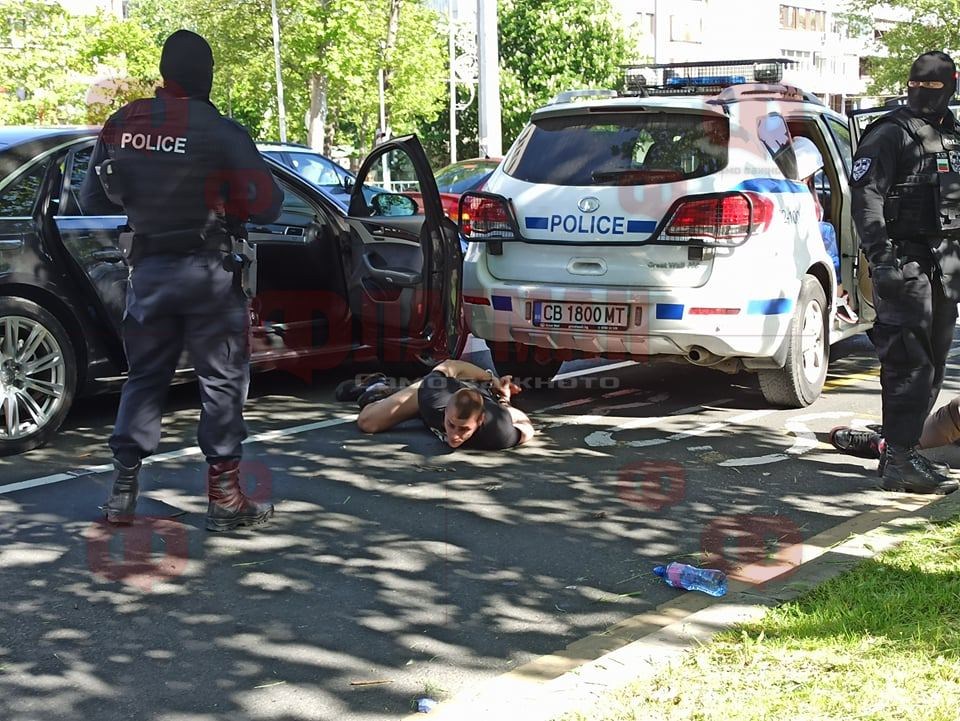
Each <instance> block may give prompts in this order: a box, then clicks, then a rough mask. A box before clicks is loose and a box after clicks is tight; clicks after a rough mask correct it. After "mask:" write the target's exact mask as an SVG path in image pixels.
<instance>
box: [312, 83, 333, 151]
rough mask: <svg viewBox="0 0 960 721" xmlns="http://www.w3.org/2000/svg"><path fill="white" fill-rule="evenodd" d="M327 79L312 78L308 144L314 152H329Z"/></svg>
mask: <svg viewBox="0 0 960 721" xmlns="http://www.w3.org/2000/svg"><path fill="white" fill-rule="evenodd" d="M327 112H328V108H327V77H326V76H325V75H312V76H310V121H309V125H308V128H307V142H308V144H309V145H310V147H311V148H313V149H314V150H316V151H318V152H320V153H324V154H325V155H329V152H327V147H326V146H327V142H326V141H327V133H326V127H327Z"/></svg>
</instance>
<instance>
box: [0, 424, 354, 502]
mask: <svg viewBox="0 0 960 721" xmlns="http://www.w3.org/2000/svg"><path fill="white" fill-rule="evenodd" d="M355 420H357V416H356V414H355V413H354V414H351V415H349V416H343V415H340V416H337V417H335V418H330V419H328V420H325V421H317V422H316V423H305V424H303V425H299V426H291V427H290V428H278V429H276V430H272V431H264V432H263V433H257V434H256V435H253V436H250V437H249V438H247V440H245V441H244V442H243V444H244V445H247V444H248V443H260V442H261V441H271V440H274V439H275V438H283V437H284V436H294V435H297V434H299V433H308V432H310V431H316V430H319V429H321V428H330V427H331V426H340V425H343V424H344V423H352V422H353V421H355ZM202 454H203V451H201V450H200V449H199V448H197V447H196V446H194V447H192V448H180V449H178V450H175V451H168V452H167V453H158V454H157V455H155V456H150V457H149V458H144V459H143V465H145V466H146V465H150V464H151V463H159V462H160V461H169V460H171V459H173V458H186V457H188V456H196V455H202ZM112 470H113V464H109V463H108V464H105V465H99V466H87V467H84V468H78V469H75V470H70V471H66V472H64V473H55V474H53V475H51V476H43V477H42V478H32V479H30V480H28V481H20V482H18V483H8V484H7V485H5V486H0V495H3V494H5V493H13V492H14V491H23V490H26V489H28V488H36V487H38V486H49V485H50V484H52V483H60V482H62V481H69V480H72V479H74V478H82V477H83V476H92V475H94V474H95V473H106V472H107V471H112Z"/></svg>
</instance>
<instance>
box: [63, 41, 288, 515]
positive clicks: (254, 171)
mask: <svg viewBox="0 0 960 721" xmlns="http://www.w3.org/2000/svg"><path fill="white" fill-rule="evenodd" d="M160 73H161V75H162V76H163V80H164V85H163V87H162V88H160V89H158V90H157V93H156V97H155V98H149V99H142V100H136V101H134V102H132V103H130V104H128V105H125V106H124V107H123V108H121V109H120V110H118V111H117V112H116V113H115V114H114V115H113V116H111V117H110V119H109V120H107V122H106V124H105V125H104V127H103V130H102V131H101V133H100V137H99V139H98V141H97V145H96V147H95V148H94V151H93V156H92V157H91V160H90V166H91V167H92V168H95V169H96V171H97V172H96V173H88V174H87V175H86V178H85V180H84V184H83V186H82V188H81V206H82V207H83V209H84V212H85V213H86V214H88V215H97V214H104V213H107V214H112V213H113V212H115V211H114V209H113V206H112V205H111V202H112V203H115V204H120V205H122V206H123V209H124V211H125V212H126V214H127V220H128V224H129V226H130V230H131V232H129V233H124V234H122V235H121V249H122V250H123V252H124V256H125V257H126V258H127V260H128V262H129V263H130V265H131V269H130V276H129V285H128V289H127V306H126V312H125V313H124V319H123V337H124V348H125V350H126V354H127V361H128V365H129V376H128V380H127V382H126V384H125V385H124V387H123V393H122V395H121V398H120V408H119V411H118V413H117V422H116V426H115V428H114V431H113V434H112V435H111V437H110V448H111V450H112V451H113V457H114V469H115V470H114V477H113V487H112V490H111V493H110V496H109V498H108V499H107V501H106V503H105V504H104V506H103V509H104V511H105V513H106V518H107V521H108V522H110V523H121V524H122V523H130V522H132V520H133V516H134V513H135V510H136V504H137V495H138V491H139V472H140V466H141V461H142V459H143V458H145V457H147V456H149V455H151V454H152V453H154V452H155V451H156V449H157V445H158V443H159V441H160V421H161V417H160V416H161V410H162V407H163V399H164V396H165V394H166V390H167V387H168V386H169V385H170V381H171V379H172V378H173V374H174V372H175V370H176V368H177V363H178V360H179V358H180V354H181V351H182V350H184V349H185V350H187V351H188V352H189V354H190V359H191V362H192V365H193V367H194V368H195V369H196V374H197V378H198V380H199V385H200V394H201V397H202V401H203V408H202V412H201V414H200V424H199V427H198V431H197V438H198V441H199V445H200V448H201V450H202V451H203V453H204V455H205V457H206V460H207V463H208V464H209V471H208V474H207V484H208V494H209V500H210V503H209V505H208V508H207V521H206V525H207V528H208V529H210V530H216V531H219V530H227V529H231V528H235V527H237V526H243V525H253V524H257V523H261V522H263V521H266V520H267V519H268V518H269V517H270V516H271V515H272V514H273V506H272V504H269V503H266V504H265V503H256V502H254V501H252V500H250V499H249V498H247V497H246V496H245V495H244V494H243V492H242V490H241V488H240V477H239V476H240V470H239V465H240V458H241V456H242V453H243V450H242V445H241V444H242V443H243V440H244V439H245V438H246V435H247V434H246V426H245V424H244V421H243V415H242V411H243V403H244V400H245V399H246V395H247V387H248V384H249V373H250V349H249V345H248V340H247V329H248V324H249V317H250V316H249V308H248V304H247V294H246V293H245V289H248V285H249V284H248V282H247V279H245V278H244V277H243V274H244V272H245V271H247V270H248V269H249V262H248V259H249V257H250V256H251V255H252V252H251V251H250V250H249V246H248V245H247V244H246V242H245V239H244V237H243V234H242V224H243V223H244V222H246V221H248V220H253V221H255V222H259V223H269V222H271V221H273V220H274V219H276V218H277V216H278V215H279V213H280V206H281V203H282V201H283V193H282V191H281V190H280V188H279V187H278V186H277V184H276V183H275V182H274V180H273V176H272V174H271V173H270V170H269V168H268V167H267V166H266V164H265V163H264V161H263V158H262V157H261V156H260V153H259V152H258V151H257V149H256V147H255V146H254V144H253V141H252V140H251V138H250V136H249V135H248V134H247V132H246V131H245V130H244V129H243V128H242V127H241V126H239V125H237V124H236V123H234V122H233V121H231V120H228V119H227V118H224V117H223V116H222V115H220V113H219V112H218V111H217V109H216V108H215V107H214V105H213V104H212V103H211V102H210V89H211V85H212V82H213V54H212V52H211V50H210V46H209V45H208V44H207V42H206V40H204V39H203V38H201V37H200V36H199V35H196V34H195V33H192V32H189V31H187V30H180V31H177V32H175V33H174V34H173V35H171V36H170V37H169V38H168V39H167V41H166V43H164V46H163V53H162V56H161V59H160Z"/></svg>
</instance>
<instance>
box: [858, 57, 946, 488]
mask: <svg viewBox="0 0 960 721" xmlns="http://www.w3.org/2000/svg"><path fill="white" fill-rule="evenodd" d="M907 85H908V90H907V105H906V106H905V107H902V108H899V109H897V110H894V111H892V112H890V113H888V114H886V115H884V116H882V117H881V118H879V119H878V120H876V121H875V122H874V123H873V124H871V125H870V126H869V127H868V128H867V130H866V132H865V133H864V136H863V139H862V140H861V142H860V145H859V147H858V149H857V153H856V156H855V158H854V162H853V172H852V175H851V182H850V185H851V188H852V191H853V219H854V222H855V224H856V228H857V233H858V234H859V236H860V247H861V248H862V250H863V253H864V255H865V256H866V258H867V261H868V263H869V266H870V275H871V277H872V279H873V294H874V303H875V307H876V311H877V319H876V323H875V324H874V327H873V329H872V331H871V332H870V338H871V340H872V341H873V343H874V345H875V346H876V348H877V354H878V355H879V357H880V381H881V386H882V399H883V435H884V436H885V438H886V441H887V443H886V452H885V453H884V455H883V456H881V458H880V468H879V472H880V477H881V479H882V480H881V485H882V487H883V488H884V489H886V490H890V491H906V492H911V493H940V494H946V493H952V492H953V491H955V490H957V487H958V484H957V482H956V481H954V480H950V479H948V478H947V477H946V476H945V475H944V474H945V472H947V471H948V470H949V469H948V468H946V467H944V466H942V465H940V464H934V463H933V462H932V461H930V460H929V459H927V458H926V457H924V456H923V455H921V454H920V453H918V451H917V444H918V441H919V439H920V433H921V431H922V429H923V423H924V419H925V418H926V417H927V414H928V413H929V411H930V410H931V408H932V407H933V404H934V402H935V401H936V399H937V396H938V395H939V393H940V386H941V384H942V383H943V373H944V367H945V365H946V358H947V353H948V351H949V350H950V345H951V343H952V341H953V333H954V326H955V324H956V320H957V301H958V299H960V129H958V126H957V122H956V120H955V118H954V116H953V114H952V112H951V111H950V109H949V108H948V105H949V102H950V99H951V98H952V97H953V96H954V94H955V92H956V88H957V70H956V66H955V65H954V62H953V60H952V59H951V58H950V56H948V55H946V54H944V53H941V52H929V53H924V54H923V55H921V56H920V57H919V58H917V60H916V61H915V62H914V63H913V66H912V67H911V69H910V78H909V81H908V83H907Z"/></svg>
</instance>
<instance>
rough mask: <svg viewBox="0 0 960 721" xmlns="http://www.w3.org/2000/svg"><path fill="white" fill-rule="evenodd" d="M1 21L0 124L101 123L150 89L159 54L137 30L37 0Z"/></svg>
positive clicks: (10, 10) (11, 6)
mask: <svg viewBox="0 0 960 721" xmlns="http://www.w3.org/2000/svg"><path fill="white" fill-rule="evenodd" d="M0 17H5V18H6V19H7V25H6V26H0V28H2V30H3V31H5V32H3V33H2V34H0V78H2V80H0V123H3V124H9V125H13V124H27V123H40V124H65V123H99V122H102V121H103V120H104V118H105V117H106V116H107V115H109V113H110V112H112V111H113V110H115V109H116V108H117V107H119V106H120V105H122V104H123V103H124V102H127V101H128V100H130V99H131V98H133V97H139V96H141V95H143V94H144V92H149V91H150V89H151V88H152V87H153V85H154V83H155V80H156V77H157V58H158V57H159V52H158V50H157V48H156V47H155V46H154V44H153V43H152V40H151V38H150V37H149V36H148V35H147V33H146V32H145V31H144V29H143V28H142V27H140V26H139V25H137V24H136V23H133V22H128V21H120V20H117V19H115V18H112V17H109V16H105V15H102V14H97V15H84V16H77V15H70V14H68V13H66V12H65V11H64V10H63V9H62V8H61V7H60V6H59V5H58V4H56V3H48V2H42V1H41V0H26V1H25V2H10V3H3V9H2V13H0Z"/></svg>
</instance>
